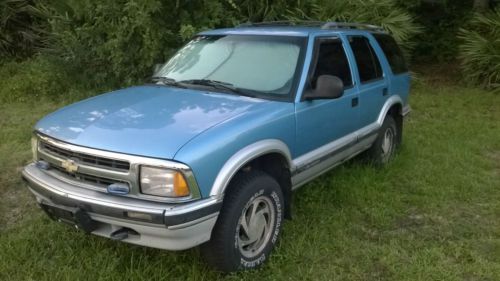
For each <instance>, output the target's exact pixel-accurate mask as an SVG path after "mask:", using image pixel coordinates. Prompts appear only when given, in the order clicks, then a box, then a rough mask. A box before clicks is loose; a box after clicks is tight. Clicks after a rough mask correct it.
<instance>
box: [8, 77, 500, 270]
mask: <svg viewBox="0 0 500 281" xmlns="http://www.w3.org/2000/svg"><path fill="white" fill-rule="evenodd" d="M67 102H69V101H62V102H54V101H48V100H45V99H39V100H37V101H35V102H29V103H16V102H12V103H9V104H0V132H1V134H0V170H1V171H2V173H1V174H0V212H1V213H0V280H141V279H149V280H177V279H178V280H219V279H220V280H500V219H499V218H500V95H495V94H493V93H488V92H485V91H482V90H477V89H473V88H463V87H460V86H456V85H454V84H453V83H450V82H447V81H441V80H439V79H438V80H435V79H434V77H433V79H430V78H426V77H425V76H424V77H421V79H420V81H419V83H418V85H416V86H415V87H414V89H413V91H412V97H411V104H412V107H413V112H412V113H411V116H410V117H409V119H407V120H406V123H405V134H404V145H403V147H402V149H401V150H400V153H399V154H398V155H397V156H396V158H395V159H394V161H392V162H391V163H390V164H389V165H388V166H387V167H385V168H383V169H376V168H373V167H370V166H367V165H364V164H362V163H360V161H356V160H354V161H351V162H349V163H347V164H346V165H343V166H341V167H339V168H337V169H335V170H334V171H332V172H330V173H328V174H326V175H324V176H322V177H321V178H319V179H317V180H315V181H314V182H312V183H310V184H308V185H307V186H305V187H303V188H301V189H300V190H298V191H297V192H295V194H294V199H293V213H294V219H293V220H292V221H288V222H287V223H286V224H285V226H284V231H283V233H282V237H281V241H280V243H279V246H278V247H277V249H275V251H274V253H273V255H272V257H271V259H270V260H269V261H268V263H267V264H266V265H265V266H264V267H263V268H262V269H259V270H257V271H253V272H243V273H236V274H231V275H221V274H219V273H217V272H214V271H212V270H211V269H210V268H208V267H207V266H206V265H205V264H204V263H203V261H202V260H201V258H200V256H199V252H198V250H197V249H192V250H188V251H184V252H177V253H175V252H167V251H162V250H156V249H149V248H143V247H139V246H133V245H129V244H124V243H119V242H113V241H110V240H106V239H103V238H99V237H95V236H89V235H85V234H82V233H81V232H78V231H76V230H74V229H72V228H69V227H67V226H66V225H61V224H58V223H55V222H52V221H51V220H49V219H48V218H47V217H46V216H45V215H44V214H43V213H42V212H41V211H40V210H39V209H38V208H37V207H36V204H35V203H34V199H33V198H32V197H31V196H30V194H29V192H28V191H27V189H26V187H25V186H24V184H23V183H22V182H21V180H20V178H19V171H20V169H21V167H22V166H23V165H24V164H26V163H28V162H29V160H30V157H31V156H30V149H29V139H30V134H31V127H32V126H33V124H34V122H35V121H36V120H38V119H39V118H41V117H42V116H43V115H44V114H46V113H48V112H50V111H52V110H54V109H56V108H58V107H60V106H61V105H62V104H64V103H67Z"/></svg>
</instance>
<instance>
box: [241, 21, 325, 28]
mask: <svg viewBox="0 0 500 281" xmlns="http://www.w3.org/2000/svg"><path fill="white" fill-rule="evenodd" d="M323 24H325V22H323V21H307V20H299V21H294V20H278V21H263V22H246V23H242V24H240V25H238V26H237V27H268V26H318V27H319V26H322V25H323Z"/></svg>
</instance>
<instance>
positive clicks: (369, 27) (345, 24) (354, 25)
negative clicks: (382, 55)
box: [321, 21, 384, 31]
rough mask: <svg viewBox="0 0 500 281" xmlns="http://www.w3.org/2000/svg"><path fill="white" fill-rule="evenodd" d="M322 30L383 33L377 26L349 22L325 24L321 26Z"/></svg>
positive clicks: (382, 29)
mask: <svg viewBox="0 0 500 281" xmlns="http://www.w3.org/2000/svg"><path fill="white" fill-rule="evenodd" d="M321 28H322V29H335V28H346V29H366V30H371V31H384V28H383V27H381V26H378V25H373V24H366V23H351V22H335V21H331V22H326V23H325V24H323V26H321Z"/></svg>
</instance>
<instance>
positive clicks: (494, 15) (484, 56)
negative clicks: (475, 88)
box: [459, 9, 500, 89]
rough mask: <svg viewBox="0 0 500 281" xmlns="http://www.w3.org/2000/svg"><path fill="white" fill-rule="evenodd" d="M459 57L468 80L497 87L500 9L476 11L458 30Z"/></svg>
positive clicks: (499, 82) (489, 87) (499, 83)
mask: <svg viewBox="0 0 500 281" xmlns="http://www.w3.org/2000/svg"><path fill="white" fill-rule="evenodd" d="M460 38H461V39H462V40H463V43H462V44H461V45H460V55H459V57H460V59H461V62H462V65H461V66H462V72H463V75H464V76H465V77H466V80H467V81H470V82H472V83H474V84H478V85H481V86H483V87H485V88H487V89H500V9H497V10H495V11H493V12H489V13H486V14H479V13H478V14H476V15H475V16H474V17H473V19H472V20H471V22H470V25H469V27H468V28H466V29H461V31H460Z"/></svg>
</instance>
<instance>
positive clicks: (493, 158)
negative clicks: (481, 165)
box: [486, 150, 500, 177]
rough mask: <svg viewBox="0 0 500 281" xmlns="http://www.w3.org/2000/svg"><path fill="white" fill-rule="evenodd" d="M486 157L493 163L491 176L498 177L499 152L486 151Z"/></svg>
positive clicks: (499, 172) (499, 168)
mask: <svg viewBox="0 0 500 281" xmlns="http://www.w3.org/2000/svg"><path fill="white" fill-rule="evenodd" d="M486 156H487V157H488V158H490V159H491V161H493V175H495V176H497V177H500V150H493V151H488V152H487V153H486Z"/></svg>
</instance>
